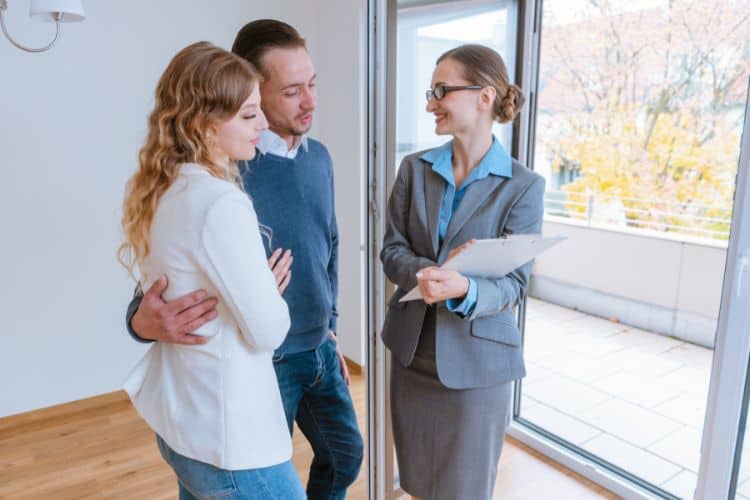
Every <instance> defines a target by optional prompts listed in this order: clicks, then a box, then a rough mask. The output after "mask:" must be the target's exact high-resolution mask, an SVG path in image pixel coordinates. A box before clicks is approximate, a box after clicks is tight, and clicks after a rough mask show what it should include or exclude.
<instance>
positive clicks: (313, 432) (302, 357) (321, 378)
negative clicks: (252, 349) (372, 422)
mask: <svg viewBox="0 0 750 500" xmlns="http://www.w3.org/2000/svg"><path fill="white" fill-rule="evenodd" d="M273 364H274V368H276V376H277V378H278V379H279V389H280V390H281V398H282V400H283V402H284V411H285V413H286V419H287V425H289V432H290V433H291V432H292V430H293V429H294V421H295V420H296V421H297V425H298V426H299V428H300V430H301V431H302V433H303V434H304V435H305V437H306V438H307V440H308V441H310V445H311V446H312V449H313V454H314V457H313V461H312V464H311V465H310V478H309V480H308V482H307V498H308V499H310V500H339V499H342V500H343V499H344V498H345V497H346V489H347V488H348V487H349V486H351V484H352V483H353V482H354V481H355V480H356V479H357V476H358V475H359V469H360V466H361V465H362V457H363V455H364V444H363V442H362V435H361V434H360V432H359V427H358V426H357V415H356V414H355V413H354V404H353V403H352V397H351V394H350V393H349V387H348V386H347V385H346V382H345V381H344V378H343V377H342V376H341V365H340V364H339V359H338V357H337V355H336V344H335V343H334V342H333V340H330V339H328V340H326V341H325V342H324V343H323V344H321V345H320V346H319V347H317V348H316V349H314V350H312V351H306V352H300V353H295V354H282V355H280V356H274V359H273Z"/></svg>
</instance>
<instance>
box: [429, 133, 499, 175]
mask: <svg viewBox="0 0 750 500" xmlns="http://www.w3.org/2000/svg"><path fill="white" fill-rule="evenodd" d="M420 159H421V160H424V161H426V162H427V163H430V164H432V170H433V171H435V172H436V173H437V174H439V175H440V176H441V177H443V178H444V179H445V180H446V181H448V182H449V183H451V185H454V183H453V141H450V142H447V143H445V144H443V145H442V146H439V147H437V148H434V149H431V150H429V151H427V152H425V153H424V154H423V155H422V156H420ZM469 175H470V177H471V178H473V179H472V180H479V179H484V178H485V177H487V176H488V175H496V176H502V177H508V178H510V177H512V176H513V164H512V161H511V158H510V155H509V154H508V153H507V152H506V151H505V148H503V146H502V144H500V141H498V140H497V137H495V136H494V135H493V136H492V145H491V146H490V149H489V151H487V154H485V155H484V158H482V161H480V162H479V165H477V166H476V167H475V168H474V169H473V170H472V171H471V174H469Z"/></svg>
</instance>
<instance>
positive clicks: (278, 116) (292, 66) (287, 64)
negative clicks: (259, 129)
mask: <svg viewBox="0 0 750 500" xmlns="http://www.w3.org/2000/svg"><path fill="white" fill-rule="evenodd" d="M261 61H262V65H263V69H264V73H265V75H266V79H265V81H264V82H263V84H262V85H261V87H260V93H261V95H262V96H263V111H264V112H265V114H266V118H267V119H268V126H269V128H270V129H271V130H273V131H274V132H276V133H277V134H279V135H280V136H282V137H289V136H299V135H302V134H305V133H307V132H308V131H309V130H310V127H311V126H312V115H313V111H314V110H315V106H316V104H317V99H318V98H317V95H316V89H315V80H316V75H315V68H313V64H312V61H311V60H310V56H309V55H308V53H307V50H306V49H304V48H302V47H300V48H293V49H271V50H269V51H268V52H267V53H266V54H264V55H263V58H262V59H261Z"/></svg>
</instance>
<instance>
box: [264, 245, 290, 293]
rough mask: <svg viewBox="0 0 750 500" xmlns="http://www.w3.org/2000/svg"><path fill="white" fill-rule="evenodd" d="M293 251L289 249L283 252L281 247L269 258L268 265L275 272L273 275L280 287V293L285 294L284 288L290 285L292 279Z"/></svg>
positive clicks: (277, 285)
mask: <svg viewBox="0 0 750 500" xmlns="http://www.w3.org/2000/svg"><path fill="white" fill-rule="evenodd" d="M292 262H294V258H293V257H292V251H291V250H289V249H287V250H286V252H283V254H282V250H281V248H277V249H276V250H274V251H273V253H272V254H271V257H269V258H268V267H270V268H271V272H273V277H274V278H276V287H277V288H278V289H279V295H283V294H284V290H286V287H288V286H289V281H290V280H291V279H292V269H291V267H292Z"/></svg>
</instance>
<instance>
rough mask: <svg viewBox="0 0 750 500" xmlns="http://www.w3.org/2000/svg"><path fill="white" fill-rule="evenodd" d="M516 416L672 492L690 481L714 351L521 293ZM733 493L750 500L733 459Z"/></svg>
mask: <svg viewBox="0 0 750 500" xmlns="http://www.w3.org/2000/svg"><path fill="white" fill-rule="evenodd" d="M525 353H526V354H525V356H526V362H527V371H528V376H527V377H526V379H524V382H523V391H522V394H523V399H522V403H521V416H522V417H524V418H526V419H527V420H529V421H531V422H533V423H535V424H538V425H540V426H542V427H544V428H545V429H547V430H549V431H551V432H553V433H555V434H557V435H559V436H561V437H562V438H564V439H566V440H568V441H570V442H571V443H574V444H576V445H578V446H580V447H582V448H583V449H585V450H587V451H589V452H592V453H594V454H596V455H599V456H600V457H602V458H605V459H606V460H608V461H610V462H612V463H614V464H615V465H618V466H620V467H622V468H623V469H626V470H628V471H630V472H632V473H634V474H636V475H638V476H640V477H642V478H644V479H646V480H647V481H649V482H651V483H653V484H655V485H658V486H660V487H661V488H663V489H665V490H667V491H669V492H671V493H673V494H675V495H677V496H679V497H681V498H692V497H693V494H692V492H693V490H694V488H695V485H696V481H697V473H698V463H699V453H700V443H701V436H702V431H703V419H704V414H705V410H706V399H707V396H708V385H709V377H710V372H711V362H712V356H713V351H712V350H710V349H706V348H704V347H700V346H696V345H693V344H689V343H687V342H683V341H681V340H678V339H674V338H670V337H666V336H663V335H659V334H656V333H652V332H647V331H643V330H639V329H636V328H630V327H628V326H626V325H622V324H620V323H617V322H613V321H607V320H605V319H601V318H597V317H594V316H590V315H587V314H584V313H581V312H579V311H575V310H572V309H566V308H563V307H559V306H556V305H553V304H549V303H546V302H542V301H540V300H536V299H529V303H528V308H527V319H526V333H525ZM738 484H739V487H738V498H743V499H745V498H750V463H748V460H745V459H744V455H743V460H742V466H741V472H740V477H739V483H738Z"/></svg>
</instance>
